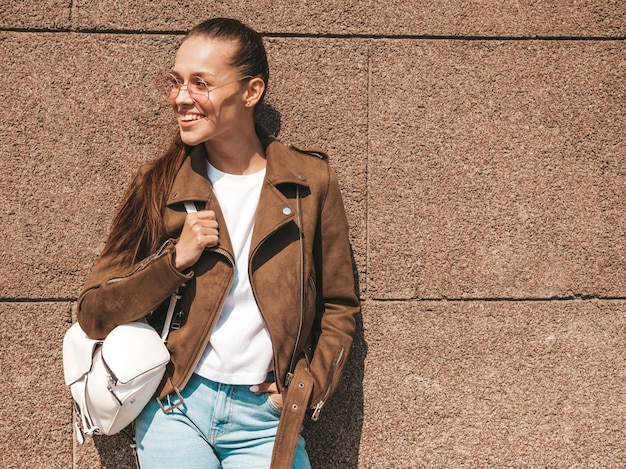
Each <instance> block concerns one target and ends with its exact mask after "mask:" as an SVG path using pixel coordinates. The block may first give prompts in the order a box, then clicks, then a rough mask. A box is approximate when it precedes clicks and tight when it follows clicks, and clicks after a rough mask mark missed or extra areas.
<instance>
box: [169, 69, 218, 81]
mask: <svg viewBox="0 0 626 469" xmlns="http://www.w3.org/2000/svg"><path fill="white" fill-rule="evenodd" d="M170 73H172V74H174V75H178V76H181V74H180V73H179V72H177V71H176V70H174V69H171V70H170ZM190 76H192V77H200V78H202V77H210V78H212V79H214V78H215V75H214V74H213V73H211V72H197V73H192V74H191V75H190Z"/></svg>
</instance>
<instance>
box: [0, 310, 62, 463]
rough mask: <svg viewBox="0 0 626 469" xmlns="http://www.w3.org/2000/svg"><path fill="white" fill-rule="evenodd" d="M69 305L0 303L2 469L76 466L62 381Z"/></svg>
mask: <svg viewBox="0 0 626 469" xmlns="http://www.w3.org/2000/svg"><path fill="white" fill-rule="evenodd" d="M70 321H71V314H70V305H69V303H62V302H58V303H53V302H50V303H18V302H16V303H0V344H2V345H1V347H0V368H1V369H2V374H3V376H4V382H5V386H4V390H3V399H4V404H3V405H2V407H0V434H1V435H2V438H0V467H3V468H7V469H21V468H24V467H33V468H34V467H45V468H50V469H53V468H58V469H66V468H68V467H72V461H73V458H72V450H73V448H72V446H73V445H72V405H71V397H70V394H69V390H68V389H67V387H66V386H65V382H64V380H63V367H62V362H61V357H62V343H63V335H64V333H65V331H66V330H67V328H69V326H70Z"/></svg>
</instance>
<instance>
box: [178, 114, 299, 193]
mask: <svg viewBox="0 0 626 469" xmlns="http://www.w3.org/2000/svg"><path fill="white" fill-rule="evenodd" d="M256 132H257V135H258V137H259V139H260V140H261V143H262V145H263V147H264V148H265V156H266V158H267V168H266V170H265V178H266V180H267V182H269V183H270V184H271V185H273V186H278V185H280V184H285V183H286V184H297V185H302V186H308V183H307V177H306V175H305V174H304V172H302V171H301V170H300V169H299V167H298V164H297V157H296V155H295V151H294V150H292V149H290V148H288V147H286V146H285V145H283V144H282V143H280V142H279V141H278V140H276V139H275V138H274V137H273V136H271V135H270V134H269V133H268V132H267V130H265V129H264V128H263V127H261V126H257V127H256ZM206 165H207V154H206V149H205V147H204V145H203V144H200V145H197V146H195V147H194V148H193V149H192V150H191V154H190V155H189V157H188V158H185V161H184V162H183V165H182V166H181V168H180V170H179V171H178V174H177V175H176V178H175V179H174V184H173V185H172V190H171V191H170V195H169V198H168V201H167V203H168V205H171V204H175V203H181V202H186V201H190V200H197V201H203V202H208V201H209V200H210V199H211V197H212V194H213V190H212V189H211V184H210V183H209V180H208V176H207V166H206Z"/></svg>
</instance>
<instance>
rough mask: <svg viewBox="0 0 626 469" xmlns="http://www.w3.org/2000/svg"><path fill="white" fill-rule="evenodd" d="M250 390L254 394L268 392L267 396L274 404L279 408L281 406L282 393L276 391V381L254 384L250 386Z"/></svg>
mask: <svg viewBox="0 0 626 469" xmlns="http://www.w3.org/2000/svg"><path fill="white" fill-rule="evenodd" d="M250 391H252V392H253V393H255V394H261V393H264V392H267V393H269V398H270V399H271V400H272V402H273V403H274V405H275V406H276V407H278V408H279V409H282V408H283V395H282V394H281V393H279V392H278V386H276V383H261V384H255V385H254V386H250Z"/></svg>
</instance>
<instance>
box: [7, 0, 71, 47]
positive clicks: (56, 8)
mask: <svg viewBox="0 0 626 469" xmlns="http://www.w3.org/2000/svg"><path fill="white" fill-rule="evenodd" d="M71 15H72V13H71V2H68V1H66V0H44V1H42V2H23V1H20V0H4V1H3V2H2V3H0V28H12V29H40V30H41V29H51V30H55V29H56V30H58V29H60V30H64V29H69V28H70V26H71V23H72V17H71ZM1 48H2V44H1V42H0V49H1Z"/></svg>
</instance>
